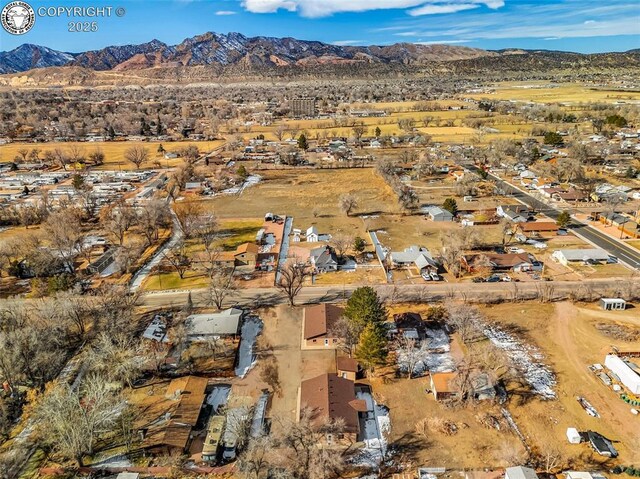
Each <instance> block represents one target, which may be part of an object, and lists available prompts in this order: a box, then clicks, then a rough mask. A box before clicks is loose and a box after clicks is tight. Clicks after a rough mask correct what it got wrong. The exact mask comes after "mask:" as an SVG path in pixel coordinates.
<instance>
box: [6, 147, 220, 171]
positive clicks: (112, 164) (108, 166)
mask: <svg viewBox="0 0 640 479" xmlns="http://www.w3.org/2000/svg"><path fill="white" fill-rule="evenodd" d="M160 144H162V146H163V147H164V149H165V150H166V151H171V152H173V151H177V150H179V149H181V148H185V147H187V146H190V145H194V146H197V147H198V148H199V150H200V151H201V152H202V153H206V152H209V151H211V150H214V149H215V148H218V147H219V146H221V145H223V144H224V140H216V141H176V142H158V141H104V142H66V143H9V144H7V145H0V162H6V161H12V160H13V159H14V158H15V157H16V155H18V151H19V150H21V149H25V148H26V149H27V150H32V149H33V148H37V149H38V150H40V155H41V156H42V155H43V154H44V153H45V151H51V150H54V149H56V148H61V149H62V150H63V151H64V150H68V149H69V148H71V147H78V148H80V149H81V151H83V152H84V153H85V154H86V155H89V154H90V153H91V152H93V151H95V150H96V149H99V150H101V151H102V152H103V153H104V155H105V161H104V164H103V165H100V166H99V167H97V168H96V169H100V170H113V169H122V170H133V169H135V165H133V164H132V163H130V162H128V161H127V160H126V159H125V158H124V153H125V151H126V150H127V149H129V148H131V147H132V146H143V147H145V148H147V150H149V161H148V162H147V163H144V164H143V165H142V168H143V169H144V168H153V167H157V165H154V163H155V162H156V161H159V162H160V166H161V167H163V168H168V167H174V166H176V165H178V164H180V163H181V162H182V160H181V159H180V158H177V159H171V160H166V159H165V158H164V157H163V156H162V155H161V154H160V153H158V147H159V146H160Z"/></svg>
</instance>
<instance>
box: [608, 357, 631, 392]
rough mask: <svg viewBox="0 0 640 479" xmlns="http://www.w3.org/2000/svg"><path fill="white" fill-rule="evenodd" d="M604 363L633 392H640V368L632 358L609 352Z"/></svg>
mask: <svg viewBox="0 0 640 479" xmlns="http://www.w3.org/2000/svg"><path fill="white" fill-rule="evenodd" d="M604 365H605V366H606V367H607V368H609V370H611V372H613V373H614V374H615V375H616V376H618V377H619V378H620V381H621V382H622V384H624V386H625V387H626V388H627V389H628V390H629V391H631V393H632V394H636V395H639V394H640V368H639V367H638V366H637V365H636V364H634V363H632V362H631V361H630V360H628V359H625V358H621V357H620V356H617V355H615V354H607V356H606V357H605V358H604Z"/></svg>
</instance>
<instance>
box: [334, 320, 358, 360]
mask: <svg viewBox="0 0 640 479" xmlns="http://www.w3.org/2000/svg"><path fill="white" fill-rule="evenodd" d="M361 332H362V325H361V324H360V323H358V322H356V321H350V320H349V319H348V318H347V317H345V316H341V317H340V318H338V320H337V321H336V322H335V323H334V324H333V325H332V326H331V327H330V331H329V334H330V335H331V336H332V337H334V338H339V339H338V347H339V348H340V349H341V350H342V351H344V352H345V353H347V354H348V355H349V357H352V356H353V353H354V352H355V350H356V346H357V345H358V339H359V338H360V333H361Z"/></svg>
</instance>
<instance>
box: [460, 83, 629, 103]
mask: <svg viewBox="0 0 640 479" xmlns="http://www.w3.org/2000/svg"><path fill="white" fill-rule="evenodd" d="M494 88H495V93H491V94H486V93H474V94H465V95H464V96H465V97H468V98H474V99H476V100H482V99H485V98H486V99H491V100H519V101H531V102H536V103H569V104H570V103H574V104H575V103H584V102H605V103H614V102H617V101H629V102H635V101H640V92H631V91H629V92H627V91H617V90H612V89H605V88H602V89H599V88H598V89H596V88H593V87H590V86H585V85H580V84H576V83H570V84H566V83H563V84H560V85H552V84H551V83H549V82H505V83H498V84H496V85H494Z"/></svg>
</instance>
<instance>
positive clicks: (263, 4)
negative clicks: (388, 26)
mask: <svg viewBox="0 0 640 479" xmlns="http://www.w3.org/2000/svg"><path fill="white" fill-rule="evenodd" d="M481 5H484V6H486V7H488V8H491V9H497V8H500V7H503V6H504V0H242V6H243V7H244V8H245V9H247V10H248V11H250V12H253V13H274V12H277V11H278V10H287V11H289V12H299V13H300V15H302V16H303V17H311V18H313V17H326V16H329V15H332V14H334V13H345V12H366V11H369V10H385V9H394V8H395V9H408V8H413V9H414V10H410V11H409V14H410V15H413V16H416V15H428V14H433V13H453V12H458V11H462V10H469V9H471V8H477V7H479V6H481ZM416 7H419V8H416ZM420 11H424V12H425V13H419V12H420ZM416 12H418V13H416Z"/></svg>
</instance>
